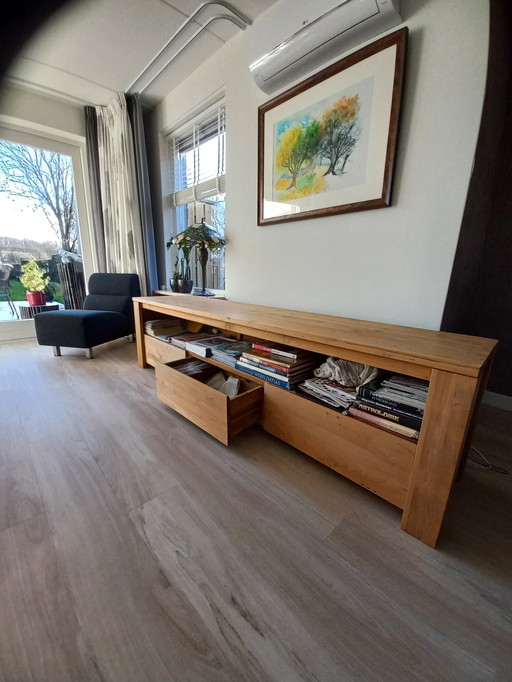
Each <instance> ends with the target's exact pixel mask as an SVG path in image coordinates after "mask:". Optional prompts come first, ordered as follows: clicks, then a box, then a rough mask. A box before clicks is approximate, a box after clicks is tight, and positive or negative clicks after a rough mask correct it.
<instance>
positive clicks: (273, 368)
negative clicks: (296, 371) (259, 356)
mask: <svg viewBox="0 0 512 682" xmlns="http://www.w3.org/2000/svg"><path fill="white" fill-rule="evenodd" d="M239 362H241V363H242V362H243V364H244V365H248V366H249V367H256V368H260V369H262V370H267V371H268V372H272V374H276V375H277V376H281V377H283V379H286V378H287V377H288V376H289V373H290V370H289V368H288V367H279V365H272V364H270V365H269V364H266V363H265V364H263V363H262V362H256V360H249V358H244V357H241V358H240V360H239Z"/></svg>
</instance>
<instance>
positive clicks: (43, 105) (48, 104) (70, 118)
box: [0, 83, 85, 140]
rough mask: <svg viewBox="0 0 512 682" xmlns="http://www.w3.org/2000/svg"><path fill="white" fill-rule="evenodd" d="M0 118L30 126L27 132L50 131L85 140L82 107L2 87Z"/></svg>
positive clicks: (7, 86)
mask: <svg viewBox="0 0 512 682" xmlns="http://www.w3.org/2000/svg"><path fill="white" fill-rule="evenodd" d="M0 114H1V115H2V116H3V117H10V118H12V119H16V120H18V121H25V122H27V123H30V125H31V132H37V131H42V130H44V129H50V130H53V131H56V132H57V131H59V132H60V133H61V134H62V133H65V134H66V135H67V138H68V140H69V139H70V137H78V138H82V139H83V138H84V137H85V122H84V110H83V107H81V106H78V105H76V104H71V103H69V102H64V101H62V100H57V99H52V98H50V97H45V96H44V95H41V94H39V93H37V92H33V91H29V90H24V89H23V88H19V87H16V86H14V85H10V84H7V83H2V90H1V92H0Z"/></svg>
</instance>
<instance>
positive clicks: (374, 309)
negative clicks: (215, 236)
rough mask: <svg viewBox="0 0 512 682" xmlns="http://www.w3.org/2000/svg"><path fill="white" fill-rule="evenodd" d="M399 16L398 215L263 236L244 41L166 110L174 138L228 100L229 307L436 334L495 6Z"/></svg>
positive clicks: (164, 123) (307, 224) (436, 4)
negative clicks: (218, 98) (222, 98)
mask: <svg viewBox="0 0 512 682" xmlns="http://www.w3.org/2000/svg"><path fill="white" fill-rule="evenodd" d="M402 14H403V16H404V20H405V25H407V26H408V27H409V31H410V33H409V46H408V58H407V72H406V82H405V91H404V97H403V101H402V118H401V129H400V138H399V147H398V153H397V163H396V167H395V182H394V193H393V206H392V207H390V208H385V209H379V210H373V211H364V212H360V213H351V214H350V213H349V214H345V215H341V216H333V217H329V218H320V219H316V220H303V221H297V222H293V223H289V224H282V225H275V226H266V227H258V226H257V217H256V205H257V172H256V168H257V108H258V106H259V105H261V104H263V103H264V102H266V101H267V100H268V99H270V98H269V97H267V96H266V95H265V94H264V93H262V92H261V91H260V90H259V89H258V88H257V87H256V85H255V84H254V83H253V81H252V79H251V77H250V75H249V71H248V57H247V35H246V33H240V34H239V35H238V36H237V37H236V38H235V39H233V40H232V41H231V42H230V43H228V44H227V45H226V46H225V47H224V48H223V49H222V50H221V52H220V53H218V54H216V55H214V56H213V57H212V58H211V59H210V60H208V62H206V63H205V64H204V65H203V66H202V67H201V68H200V69H198V70H197V71H196V72H195V73H194V74H192V76H190V77H189V78H188V79H187V80H186V81H184V82H183V83H182V84H181V85H180V86H179V87H178V88H176V89H175V90H174V91H173V92H172V93H171V94H170V95H169V96H168V97H167V99H166V100H164V101H163V102H162V103H161V105H160V106H159V110H158V126H159V129H160V130H161V131H165V130H168V129H169V127H172V126H173V125H174V124H176V123H177V122H178V121H181V120H182V119H183V117H184V116H186V115H187V113H189V112H191V111H193V110H194V109H196V108H197V106H198V105H200V104H201V102H202V101H205V100H207V99H208V98H209V96H210V95H211V94H212V93H215V92H217V91H219V90H220V89H224V90H225V95H226V106H227V126H228V147H227V232H226V236H227V240H228V245H227V247H226V293H227V296H228V297H229V298H230V299H232V300H237V301H245V302H253V303H259V304H263V305H274V306H279V307H285V308H296V309H301V310H311V311H317V312H324V313H330V314H337V315H343V316H346V317H355V318H360V319H369V320H376V321H384V322H391V323H396V324H405V325H410V326H414V327H425V328H431V329H438V328H439V326H440V322H441V316H442V312H443V306H444V301H445V296H446V292H447V287H448V283H449V278H450V273H451V267H452V262H453V257H454V253H455V248H456V245H457V238H458V233H459V228H460V223H461V218H462V213H463V209H464V203H465V199H466V192H467V188H468V182H469V177H470V173H471V166H472V161H473V155H474V150H475V145H476V139H477V134H478V128H479V123H480V115H481V108H482V102H483V96H484V88H485V75H486V66H487V48H488V24H489V17H488V14H489V7H488V2H487V1H486V0H449V2H447V1H446V0H428V2H427V1H426V0H402ZM259 21H261V18H260V20H258V21H257V22H256V23H255V25H254V26H253V27H252V29H250V30H257V26H258V23H259Z"/></svg>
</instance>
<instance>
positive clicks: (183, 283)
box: [178, 279, 194, 294]
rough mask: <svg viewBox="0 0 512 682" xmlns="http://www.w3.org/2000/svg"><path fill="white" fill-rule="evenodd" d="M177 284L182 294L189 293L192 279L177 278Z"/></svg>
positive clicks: (192, 282) (191, 287) (192, 284)
mask: <svg viewBox="0 0 512 682" xmlns="http://www.w3.org/2000/svg"><path fill="white" fill-rule="evenodd" d="M178 284H179V287H180V292H181V293H182V294H190V292H191V291H192V289H193V288H194V280H193V279H179V280H178Z"/></svg>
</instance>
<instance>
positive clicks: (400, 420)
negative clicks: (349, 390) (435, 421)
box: [353, 400, 421, 429]
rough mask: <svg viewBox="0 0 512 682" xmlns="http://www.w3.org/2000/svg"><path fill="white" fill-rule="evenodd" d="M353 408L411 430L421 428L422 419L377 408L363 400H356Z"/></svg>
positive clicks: (384, 408) (388, 409)
mask: <svg viewBox="0 0 512 682" xmlns="http://www.w3.org/2000/svg"><path fill="white" fill-rule="evenodd" d="M353 406H354V407H355V408H357V409H358V410H362V411H363V412H368V413H370V414H374V415H375V416H376V417H382V418H383V419H388V420H389V421H391V422H393V423H395V424H401V425H402V426H408V427H409V428H411V429H419V428H420V427H421V419H419V418H418V417H412V416H411V415H406V414H400V413H399V412H396V411H395V410H392V409H390V408H386V407H375V406H374V405H372V404H370V403H367V402H364V401H362V400H355V401H354V403H353Z"/></svg>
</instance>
